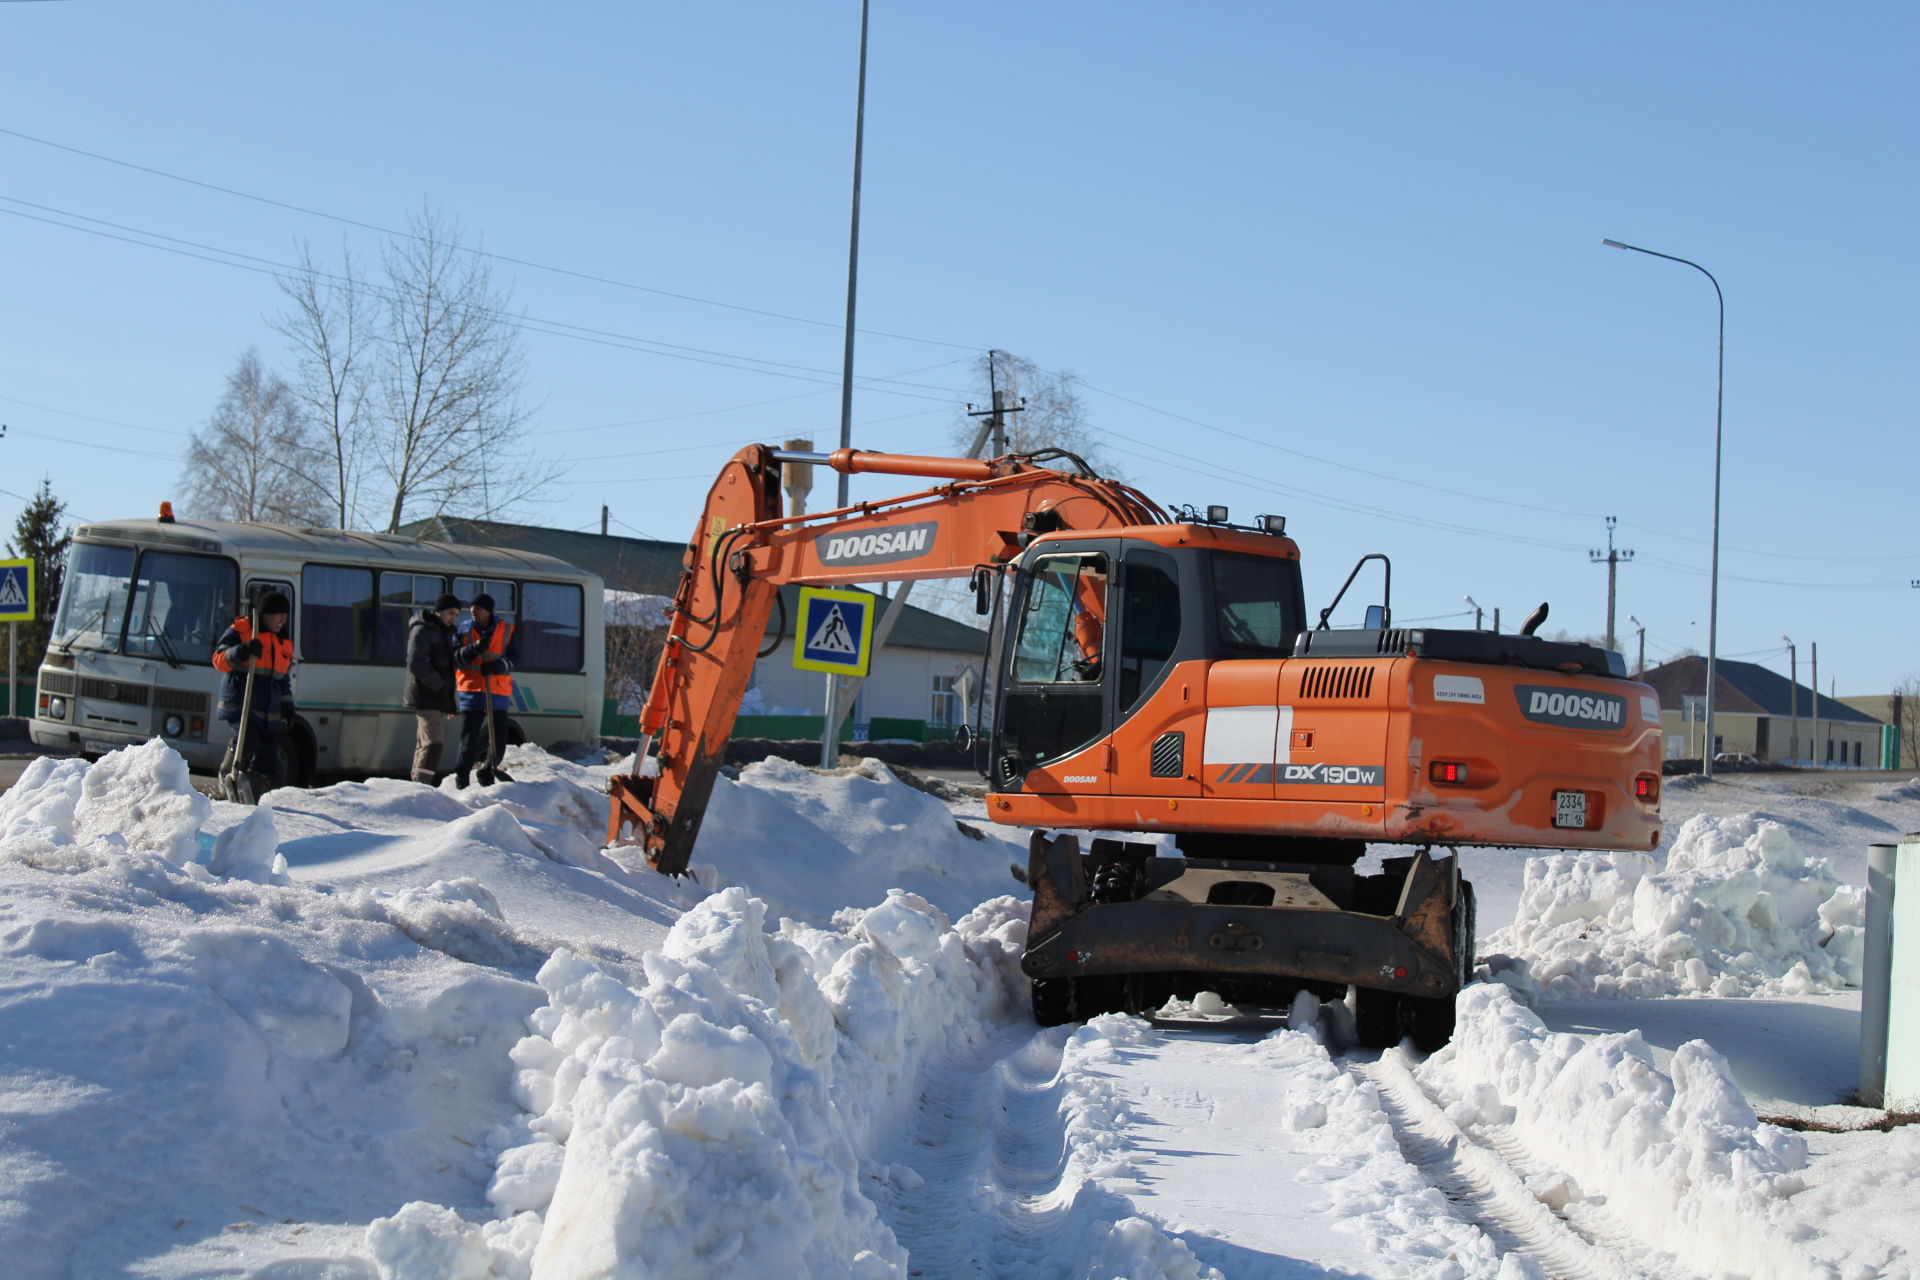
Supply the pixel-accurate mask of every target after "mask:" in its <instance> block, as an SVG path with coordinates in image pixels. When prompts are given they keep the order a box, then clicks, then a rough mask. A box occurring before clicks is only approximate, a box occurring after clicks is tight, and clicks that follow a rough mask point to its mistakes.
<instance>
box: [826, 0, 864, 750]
mask: <svg viewBox="0 0 1920 1280" xmlns="http://www.w3.org/2000/svg"><path fill="white" fill-rule="evenodd" d="M867 8H868V0H860V86H859V89H858V90H857V91H856V94H855V97H854V107H853V216H852V219H851V229H850V230H849V231H848V233H847V333H846V352H845V359H844V360H843V361H842V365H841V369H840V447H841V448H842V449H851V448H852V447H853V333H854V329H853V314H854V301H855V299H856V298H858V297H859V294H860V290H859V282H860V164H861V157H862V153H863V152H864V151H865V150H866V136H867ZM847 479H848V476H847V473H846V472H844V471H842V472H841V473H840V483H839V486H838V491H837V492H836V493H835V495H834V497H835V499H836V505H838V506H841V507H844V506H846V505H847ZM826 712H827V714H826V716H825V723H824V724H823V725H822V726H821V730H820V767H821V768H823V769H831V768H833V767H834V766H835V765H837V764H839V763H840V721H841V719H842V713H841V710H840V677H839V676H837V675H830V676H828V677H827V707H826Z"/></svg>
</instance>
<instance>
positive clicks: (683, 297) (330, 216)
mask: <svg viewBox="0 0 1920 1280" xmlns="http://www.w3.org/2000/svg"><path fill="white" fill-rule="evenodd" d="M0 134H5V135H6V136H8V137H11V138H18V139H20V140H21V141H22V142H31V143H34V144H35V145H37V146H42V147H51V148H53V149H54V150H56V151H65V152H67V153H69V154H71V155H77V156H84V157H86V158H87V159H89V160H98V161H100V162H101V163H103V164H111V165H118V166H119V167H121V168H123V169H131V170H133V171H135V172H136V173H144V174H148V175H150V176H152V177H156V178H165V179H167V180H168V181H169V182H179V183H184V184H185V185H187V186H191V187H199V188H201V189H202V190H205V191H214V192H218V193H219V194H221V195H227V196H233V197H235V198H237V199H240V200H251V201H253V202H254V203H256V204H264V205H270V206H272V207H273V208H276V209H285V210H287V211H288V212H290V213H298V214H303V215H305V216H307V217H310V218H322V219H325V220H327V221H329V222H337V223H340V224H341V225H343V226H349V227H358V228H360V229H361V230H363V231H374V232H378V233H379V234H381V235H384V236H392V237H397V238H405V239H412V240H418V239H419V238H420V237H419V236H417V235H415V234H414V233H413V232H409V231H397V230H394V229H393V228H391V227H383V226H380V225H379V224H377V223H372V222H362V221H361V220H359V219H358V218H349V217H346V216H344V215H342V214H337V213H328V212H326V211H325V210H324V209H310V208H307V207H306V206H304V205H297V204H291V203H289V202H287V201H285V200H275V199H273V198H272V197H270V196H261V195H255V194H253V193H252V192H249V191H241V190H239V189H237V188H234V187H224V186H221V185H220V184H218V183H214V182H205V181H202V180H201V179H199V178H189V177H186V176H185V175H184V174H178V173H169V172H167V171H166V170H165V169H156V168H153V167H152V166H150V165H144V164H136V163H134V162H133V161H131V160H121V159H118V158H116V157H114V156H109V155H102V154H101V153H100V152H97V151H88V150H86V149H84V148H81V147H74V146H69V145H67V144H66V143H63V142H54V141H52V140H51V139H48V138H37V137H35V136H33V135H32V134H30V133H21V132H20V131H19V130H17V129H5V128H0ZM461 251H462V252H463V253H470V254H473V255H474V256H476V257H482V258H489V259H492V260H493V261H495V262H505V263H510V264H512V265H513V266H516V267H527V268H530V269H532V270H534V271H547V272H551V273H553V274H554V275H562V276H571V277H572V278H574V279H576V280H585V281H588V282H590V283H593V284H604V285H609V286H611V287H613V288H616V289H631V290H634V291H635V292H638V293H651V294H654V295H656V296H658V297H662V298H672V299H674V300H676V301H679V302H697V303H699V304H700V305H702V306H708V307H720V308H723V309H725V310H728V311H741V312H745V313H747V314H749V315H756V316H765V317H767V318H768V319H771V320H787V321H791V322H792V323H794V324H805V325H814V326H817V327H820V328H825V329H833V330H835V331H839V330H840V329H841V328H842V325H841V323H840V322H839V321H837V320H815V319H811V318H810V317H807V316H793V315H787V314H785V313H784V312H779V311H766V310H763V309H761V308H759V307H748V306H742V305H740V304H738V303H733V302H721V301H719V300H718V299H715V298H702V297H700V296H698V295H696V294H691V293H675V292H674V291H672V290H670V289H657V288H654V287H653V286H651V285H644V284H635V283H634V282H633V281H630V280H618V279H615V278H613V277H612V276H602V275H596V274H594V273H593V272H590V271H576V270H573V269H572V268H570V267H556V266H553V265H551V264H549V263H544V262H534V261H532V260H530V259H527V258H515V257H510V256H508V255H507V254H502V253H492V252H490V251H488V250H485V249H470V248H463V249H462V250H461ZM859 332H861V333H864V334H868V335H870V336H872V337H876V338H892V339H895V340H896V341H900V342H918V343H923V344H925V345H927V346H935V347H952V348H954V349H955V350H957V351H976V350H978V349H979V347H978V345H977V344H975V343H962V342H943V341H941V340H939V339H937V338H918V337H914V336H913V335H911V334H904V333H888V332H887V331H885V330H883V329H861V330H859Z"/></svg>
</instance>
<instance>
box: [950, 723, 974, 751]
mask: <svg viewBox="0 0 1920 1280" xmlns="http://www.w3.org/2000/svg"><path fill="white" fill-rule="evenodd" d="M953 745H954V746H956V747H958V748H960V750H961V751H962V752H963V753H965V754H967V755H972V754H973V726H972V725H970V724H963V725H961V726H960V727H959V728H958V729H955V730H954V731H953Z"/></svg>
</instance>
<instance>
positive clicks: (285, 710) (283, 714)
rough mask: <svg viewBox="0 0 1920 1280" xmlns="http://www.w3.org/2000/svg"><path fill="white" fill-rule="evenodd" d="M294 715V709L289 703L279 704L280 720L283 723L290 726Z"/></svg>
mask: <svg viewBox="0 0 1920 1280" xmlns="http://www.w3.org/2000/svg"><path fill="white" fill-rule="evenodd" d="M294 714H295V707H294V705H293V704H292V703H291V702H283V703H281V704H280V719H281V720H282V721H283V722H285V723H287V724H292V723H293V717H294Z"/></svg>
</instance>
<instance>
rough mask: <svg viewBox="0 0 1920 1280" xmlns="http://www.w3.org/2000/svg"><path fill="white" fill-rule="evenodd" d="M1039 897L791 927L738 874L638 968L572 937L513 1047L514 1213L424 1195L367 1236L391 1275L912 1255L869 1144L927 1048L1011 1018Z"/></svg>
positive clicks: (498, 1190)
mask: <svg viewBox="0 0 1920 1280" xmlns="http://www.w3.org/2000/svg"><path fill="white" fill-rule="evenodd" d="M1023 915H1024V913H1023V911H1022V910H1021V909H1020V908H1019V907H1018V905H1017V904H1015V903H1014V902H1013V901H1012V900H1011V899H1001V900H998V901H996V902H992V903H988V904H985V905H984V906H982V907H981V908H980V909H979V910H978V911H976V912H975V913H973V914H972V915H970V916H968V917H967V918H966V919H963V920H961V921H960V922H959V923H958V924H956V925H950V924H949V923H948V921H947V919H946V917H945V916H944V915H942V914H941V913H940V912H939V911H938V910H937V909H936V908H934V907H933V906H932V905H930V904H929V903H927V902H925V901H924V900H922V899H919V898H916V897H914V896H913V895H911V894H907V893H904V892H894V893H891V894H889V895H888V896H887V899H886V901H885V902H883V903H882V904H881V905H879V906H877V907H874V908H872V909H871V910H867V911H857V912H848V913H845V914H843V916H842V918H841V920H840V921H839V922H838V923H839V925H840V928H839V929H837V930H835V931H832V932H828V931H824V930H820V929H815V928H812V927H810V926H807V925H802V924H796V923H794V922H792V921H785V922H782V924H781V925H780V927H779V928H778V929H777V930H770V929H769V928H768V926H767V921H766V907H765V904H763V903H761V902H760V901H758V900H756V899H754V898H752V897H750V896H748V895H747V894H746V893H745V892H744V891H743V890H740V889H737V888H734V889H727V890H724V891H722V892H720V893H717V894H714V895H713V896H711V897H709V898H708V899H706V901H704V902H702V903H701V904H699V905H698V906H696V907H695V908H693V909H692V910H691V911H689V912H688V913H687V914H686V915H685V916H684V917H683V918H682V919H681V920H680V921H679V922H678V923H677V924H676V925H675V926H674V928H673V930H672V932H671V933H670V934H669V935H668V938H667V942H666V945H665V946H664V947H662V948H661V949H660V951H658V952H656V953H653V954H649V955H648V956H647V957H646V959H645V962H644V970H645V976H644V981H643V982H642V983H641V984H640V985H638V986H629V985H627V984H626V983H624V982H623V981H621V979H620V978H619V977H617V976H616V975H614V974H612V973H609V972H607V971H606V970H605V969H603V968H600V967H598V966H596V965H594V964H592V963H591V962H589V961H587V960H584V959H582V958H581V957H579V956H577V955H574V954H573V953H571V952H569V951H566V950H562V951H559V952H556V953H555V954H554V955H553V957H552V958H551V959H550V960H548V961H547V963H546V964H545V965H544V966H543V967H542V968H541V970H540V974H539V981H540V984H541V986H542V988H543V989H544V990H545V991H546V993H547V998H548V1001H547V1004H546V1006H545V1007H543V1008H541V1009H540V1010H538V1011H537V1012H536V1013H535V1014H534V1015H533V1016H532V1017H531V1018H530V1019H529V1026H530V1027H531V1028H532V1030H533V1034H532V1035H529V1036H527V1037H526V1038H525V1039H523V1040H521V1042H520V1043H519V1044H518V1045H517V1046H516V1047H515V1048H514V1050H513V1055H512V1057H513V1063H514V1066H515V1073H514V1097H515V1099H516V1100H517V1101H518V1102H519V1103H520V1105H521V1106H522V1107H524V1108H525V1111H526V1114H525V1115H524V1116H523V1117H522V1119H521V1120H520V1121H519V1122H517V1123H516V1124H514V1125H513V1126H510V1127H509V1128H508V1129H507V1130H505V1131H503V1132H501V1133H498V1134H496V1135H494V1138H493V1140H492V1145H493V1146H494V1147H495V1148H496V1149H497V1150H498V1151H499V1155H498V1159H497V1162H496V1170H495V1174H494V1178H493V1181H492V1184H491V1186H490V1188H489V1191H488V1196H489V1198H490V1200H491V1201H492V1203H493V1205H494V1206H495V1208H496V1210H497V1211H498V1212H499V1214H500V1215H501V1216H500V1218H499V1220H498V1221H496V1222H495V1223H493V1224H490V1226H489V1227H488V1228H484V1229H483V1228H475V1227H473V1226H471V1225H470V1224H467V1223H464V1222H460V1221H458V1220H457V1219H451V1218H448V1217H446V1216H445V1215H443V1214H442V1215H436V1214H435V1213H434V1212H433V1211H432V1210H431V1208H430V1207H422V1206H409V1209H408V1210H407V1211H406V1212H405V1213H403V1214H402V1215H399V1216H398V1217H397V1218H395V1219H389V1220H385V1221H383V1222H381V1223H377V1224H375V1227H374V1229H373V1230H370V1231H369V1233H368V1237H367V1247H368V1248H369V1250H370V1251H371V1252H372V1253H373V1254H374V1256H375V1258H376V1260H377V1261H378V1262H379V1263H380V1265H381V1267H382V1269H383V1274H388V1275H393V1276H414V1275H426V1274H429V1273H430V1272H428V1271H423V1270H420V1269H418V1267H419V1266H420V1265H424V1262H423V1260H426V1259H429V1258H430V1259H432V1260H433V1265H434V1266H436V1267H440V1268H442V1270H441V1271H438V1272H431V1274H442V1273H446V1274H464V1273H466V1272H468V1271H471V1273H472V1274H475V1275H485V1274H489V1273H490V1272H489V1270H488V1268H492V1271H491V1274H499V1275H507V1276H523V1275H533V1276H590V1275H607V1274H614V1273H626V1274H635V1275H672V1276H675V1277H699V1276H715V1277H718V1276H736V1275H751V1274H761V1275H781V1276H787V1275H806V1276H815V1275H819V1276H852V1277H876V1278H877V1277H892V1276H900V1275H903V1274H904V1272H905V1262H906V1259H905V1254H904V1252H903V1251H902V1250H901V1249H900V1247H899V1245H898V1244H897V1243H896V1242H895V1241H894V1239H893V1235H892V1233H891V1232H890V1231H889V1230H888V1229H887V1227H886V1226H885V1224H884V1223H883V1222H882V1221H881V1220H880V1218H879V1216H878V1213H877V1212H876V1210H875V1207H874V1205H873V1203H872V1202H871V1201H870V1200H869V1199H868V1198H867V1196H866V1195H865V1194H864V1193H863V1192H862V1190H861V1187H860V1164H861V1160H862V1159H863V1158H865V1157H866V1156H867V1155H868V1154H869V1153H871V1152H872V1151H873V1150H874V1149H875V1146H876V1144H879V1143H883V1142H885V1141H887V1140H888V1139H889V1137H890V1136H891V1135H892V1134H894V1133H896V1132H897V1131H898V1130H899V1129H900V1128H901V1127H903V1126H904V1125H905V1123H906V1119H907V1117H908V1115H909V1114H910V1112H911V1110H912V1107H913V1105H914V1101H915V1094H914V1081H915V1079H916V1078H917V1076H918V1074H919V1071H920V1067H921V1065H922V1063H923V1062H924V1060H925V1059H926V1058H927V1057H928V1056H929V1055H931V1054H935V1053H939V1052H942V1051H947V1050H953V1049H957V1048H958V1047H960V1046H961V1045H963V1044H964V1043H965V1042H966V1041H967V1040H968V1039H969V1038H971V1037H975V1036H978V1035H980V1034H981V1028H982V1023H983V1019H988V1018H993V1017H1003V1016H1005V1014H1006V1012H1007V1011H1008V1009H1009V1008H1010V1006H1011V1003H1012V997H1011V996H1010V994H1009V993H1010V992H1011V991H1017V990H1018V987H1017V986H1015V985H1014V983H1013V980H1012V975H1013V973H1014V972H1015V966H1016V964H1017V960H1018V951H1019V946H1020V940H1021V938H1020V935H1021V933H1022V931H1023V925H1024V919H1023ZM536 1223H537V1224H538V1226H537V1230H536V1227H535V1225H534V1224H536Z"/></svg>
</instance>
